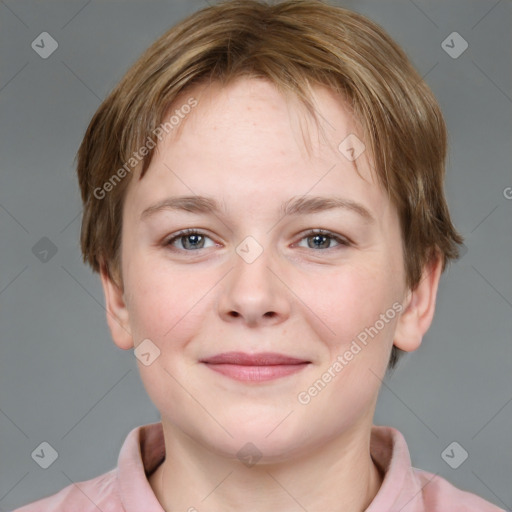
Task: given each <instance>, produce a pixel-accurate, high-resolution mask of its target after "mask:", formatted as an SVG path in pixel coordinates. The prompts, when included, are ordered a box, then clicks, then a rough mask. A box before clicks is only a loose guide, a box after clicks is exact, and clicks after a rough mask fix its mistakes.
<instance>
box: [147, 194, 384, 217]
mask: <svg viewBox="0 0 512 512" xmlns="http://www.w3.org/2000/svg"><path fill="white" fill-rule="evenodd" d="M336 208H339V209H343V210H347V211H351V212H354V213H356V214H358V215H359V216H361V217H362V218H363V219H364V220H365V221H366V222H375V218H374V217H373V215H372V214H371V213H370V211H369V210H368V209H367V208H366V207H364V206H363V205H362V204H360V203H357V202H355V201H352V200H350V199H345V198H342V197H320V196H302V197H299V198H291V199H289V200H288V201H286V202H284V203H283V204H282V205H281V208H280V213H281V216H282V217H288V216H293V215H307V214H312V213H320V212H323V211H327V210H333V209H336ZM165 210H171V211H185V212H190V213H196V214H208V213H210V214H217V215H220V214H222V208H221V207H220V205H219V203H218V202H217V201H216V200H215V199H213V198H210V197H205V196H176V197H168V198H166V199H164V200H162V201H159V202H158V203H156V204H154V205H152V206H150V207H148V208H146V209H145V210H144V211H143V212H142V214H141V219H142V220H144V219H145V218H147V217H149V216H151V215H153V214H155V213H157V212H160V211H165Z"/></svg>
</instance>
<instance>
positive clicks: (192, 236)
mask: <svg viewBox="0 0 512 512" xmlns="http://www.w3.org/2000/svg"><path fill="white" fill-rule="evenodd" d="M207 239H208V240H211V238H210V237H208V236H206V235H204V234H203V233H200V232H199V231H196V230H193V229H185V230H183V231H180V232H179V233H177V234H176V235H175V236H173V237H172V238H170V239H169V240H167V242H166V244H165V245H171V246H174V247H175V246H176V245H175V244H176V242H178V243H180V244H181V247H176V248H177V249H182V250H185V251H197V250H199V249H205V241H206V240H207ZM212 245H215V244H214V243H213V244H212ZM210 247H211V245H210Z"/></svg>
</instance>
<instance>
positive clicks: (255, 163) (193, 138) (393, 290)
mask: <svg viewBox="0 0 512 512" xmlns="http://www.w3.org/2000/svg"><path fill="white" fill-rule="evenodd" d="M313 91H314V100H315V102H316V108H317V112H318V113H319V114H320V115H319V118H320V119H321V120H323V121H321V122H322V124H323V127H324V130H325V135H326V138H322V137H321V136H320V135H319V133H318V131H317V130H316V127H315V125H314V124H313V123H312V122H309V121H310V120H308V121H307V125H306V126H304V125H302V126H301V125H299V118H300V113H301V111H300V109H299V107H298V104H295V103H294V102H293V101H289V102H287V100H286V99H285V98H284V97H283V96H282V95H281V94H280V93H279V92H278V91H277V90H276V89H275V87H274V86H273V85H272V84H270V83H268V82H266V81H264V80H258V79H248V78H244V79H240V80H238V81H236V82H234V83H233V84H231V85H229V86H227V87H225V88H220V86H217V85H215V84H213V85H210V86H209V87H206V86H196V88H195V89H193V90H192V91H189V92H188V93H187V95H186V96H183V98H182V99H181V100H180V101H181V103H180V101H177V102H176V105H178V106H179V105H180V104H184V103H185V102H186V100H187V98H189V97H190V96H192V95H193V96H194V97H195V98H196V99H197V100H198V106H197V107H195V108H194V110H193V111H192V112H191V113H190V114H189V115H188V116H187V118H186V119H185V121H183V125H182V126H180V133H179V136H176V135H175V134H172V132H171V133H170V135H169V136H168V137H167V138H166V139H164V140H163V141H162V142H161V143H160V144H159V146H158V151H157V152H156V154H155V156H154V159H153V161H152V163H151V165H150V167H149V169H148V171H147V174H146V175H145V176H144V177H143V178H142V180H140V181H139V180H138V179H133V180H132V182H131V183H130V185H129V187H128V191H127V196H126V201H125V205H124V212H123V228H122V244H121V260H122V265H121V271H122V278H123V283H122V286H117V285H116V284H115V283H114V282H113V281H112V280H111V279H109V277H108V276H107V274H106V272H104V271H103V272H102V283H103V286H104V291H105V296H106V304H107V311H108V315H107V319H108V322H109V326H110V329H111V332H112V337H113V340H114V342H115V343H116V345H117V346H119V347H120V348H123V349H126V350H128V349H133V348H134V347H137V346H138V345H139V343H141V342H142V340H144V339H150V340H151V341H152V343H154V344H155V345H156V346H157V347H158V348H159V350H160V356H159V357H158V358H157V359H155V361H154V362H153V363H152V364H151V365H149V366H145V365H143V364H142V363H141V362H138V365H139V370H140V375H141V378H142V381H143V383H144V386H145V388H146V390H147V392H148V394H149V396H150V397H151V399H152V401H153V402H154V403H155V405H156V407H157V408H158V409H159V411H160V413H161V419H162V424H163V428H164V438H165V445H166V451H167V453H168V454H171V455H170V456H168V457H167V458H166V460H165V461H164V462H163V463H162V464H161V465H160V466H159V467H158V468H157V470H156V471H155V473H153V474H152V475H151V476H150V477H149V482H150V485H151V486H152V488H153V490H154V492H155V494H156V496H157V498H158V500H159V501H160V502H161V504H162V506H163V508H164V509H165V510H166V511H171V510H172V511H175V510H188V509H189V508H190V507H195V508H196V509H197V510H199V511H201V512H210V511H219V510H223V511H239V510H245V511H248V512H251V511H258V512H264V511H267V510H268V511H275V510H282V511H285V512H286V511H290V512H291V511H302V510H303V507H304V508H305V509H307V510H308V511H311V512H313V511H320V510H330V511H337V510H339V511H342V510H343V511H344V512H350V511H360V510H364V509H365V508H366V507H367V506H368V505H369V504H370V503H371V501H372V499H373V498H374V496H375V494H376V493H377V491H378V489H379V487H380V485H381V482H382V474H381V473H380V471H379V469H378V468H377V467H376V465H375V464H374V463H373V461H372V458H371V455H370V452H369V442H370V433H371V427H372V418H373V414H374V409H375V404H376V400H377V395H378V392H379V387H380V384H381V381H380V379H382V378H383V377H384V374H385V370H386V366H387V362H388V358H389V354H390V351H391V348H392V345H393V344H395V345H396V346H397V347H399V348H401V349H402V350H406V351H411V350H415V349H416V348H417V347H418V346H419V345H420V343H421V339H422V336H423V334H424V333H425V331H426V330H427V329H428V327H429V326H430V323H431V321H432V317H433V314H434V308H435V297H436V293H437V286H438V281H439V276H440V273H441V262H440V261H439V260H438V261H433V262H432V263H431V265H430V266H429V268H426V269H425V273H424V279H422V281H421V282H420V284H419V286H418V287H417V288H416V289H415V290H414V291H410V290H408V289H407V288H406V285H405V270H404V261H403V256H402V241H401V235H400V228H399V221H398V216H397V212H396V210H395V208H394V206H393V205H392V204H391V203H390V202H389V200H388V198H387V195H386V192H385V191H384V190H383V189H382V188H381V187H380V186H379V185H378V184H377V182H376V180H375V179H374V177H372V175H371V172H370V170H369V169H370V167H369V161H368V159H367V154H366V153H363V154H362V155H361V156H360V157H359V158H358V159H357V167H358V171H359V174H358V172H356V169H355V166H354V162H351V161H349V160H348V159H347V158H346V157H345V156H344V155H343V154H342V153H341V152H340V151H338V150H337V147H338V145H339V144H340V142H341V141H343V140H344V139H345V137H346V136H347V135H348V134H350V133H357V131H356V127H355V126H354V125H353V120H352V118H351V117H350V116H349V115H348V113H347V109H346V108H345V107H344V104H343V102H342V101H341V99H340V98H339V97H337V96H335V95H334V94H333V93H331V92H330V91H329V90H328V89H325V88H321V87H315V88H314V89H313ZM302 119H303V120H304V119H305V118H304V116H302ZM303 122H304V121H303ZM304 128H306V130H304ZM303 134H305V136H306V137H307V140H309V142H310V144H311V148H312V151H311V152H309V153H308V152H307V151H306V150H305V149H304V143H303V140H302V139H301V135H303ZM196 195H199V196H208V197H211V198H214V199H215V200H217V201H218V202H219V203H220V205H221V207H222V208H223V209H222V210H221V211H220V212H219V213H217V214H212V213H211V212H206V213H191V212H186V211H175V210H170V209H165V208H163V209H159V210H157V211H155V210H153V211H152V213H150V214H146V215H142V212H144V211H145V210H147V209H148V208H150V207H152V206H154V205H156V204H158V203H159V202H161V201H163V200H165V199H167V198H169V197H175V196H196ZM304 195H307V197H309V196H313V195H314V196H320V197H331V196H333V195H336V196H337V197H342V198H344V199H345V200H349V201H352V202H356V203H358V204H360V205H362V206H363V207H364V208H365V209H366V210H367V211H368V212H369V213H370V215H371V217H372V220H369V219H365V218H364V217H362V216H361V215H359V214H358V213H357V212H355V211H353V210H350V209H331V210H324V211H319V212H317V213H307V214H300V215H293V216H289V217H282V215H281V214H280V211H279V208H280V207H281V205H282V203H284V202H285V201H288V200H290V199H291V198H300V197H302V196H304ZM187 228H189V229H197V230H199V231H200V233H199V234H202V235H203V236H205V237H206V238H199V239H198V238H193V237H192V238H190V237H187V236H185V237H184V238H183V237H182V238H176V239H174V240H173V241H171V244H169V240H170V239H171V238H172V237H173V236H176V233H178V232H179V231H180V230H183V229H187ZM311 229H325V230H329V231H330V232H332V233H333V234H334V236H339V237H340V238H341V239H343V240H345V241H347V242H348V245H347V244H345V243H338V242H336V240H335V239H333V238H329V237H327V238H322V237H320V238H319V239H315V236H314V235H309V234H308V233H307V231H308V230H311ZM247 236H252V237H253V238H254V239H255V240H256V241H257V242H258V244H260V246H261V247H262V249H263V252H262V253H261V255H260V256H259V257H258V258H257V259H255V261H253V262H252V263H247V262H246V261H244V259H243V258H242V257H240V256H239V254H237V252H236V248H237V246H238V245H239V244H240V243H241V242H242V241H243V240H244V239H245V238H246V237H247ZM198 241H199V242H200V243H199V246H200V247H202V248H200V249H194V246H195V245H196V246H197V244H198ZM191 242H192V243H191ZM203 242H204V245H203V246H201V244H202V243H203ZM194 243H195V245H194ZM184 244H186V245H184ZM315 244H316V245H315ZM318 245H320V248H317V247H318ZM191 247H192V248H191ZM396 302H398V303H400V304H402V306H403V312H402V313H401V315H397V316H395V318H394V319H392V320H389V322H388V323H386V324H385V326H384V328H383V329H381V330H380V331H379V333H378V335H377V336H375V337H374V338H373V339H371V341H370V342H369V343H368V344H367V346H365V347H364V348H363V349H362V350H361V351H360V352H359V353H358V354H357V355H356V356H354V358H353V359H352V360H351V361H350V362H349V363H348V364H347V365H346V366H345V367H344V368H343V370H342V371H341V372H339V373H337V374H336V376H335V377H334V378H332V379H331V381H330V382H329V383H328V384H327V385H326V386H325V388H324V389H323V390H322V391H321V392H320V393H318V394H317V396H315V397H314V398H312V399H311V401H310V402H309V403H308V404H302V403H300V402H299V401H298V398H297V397H298V394H299V393H300V392H302V391H304V390H308V388H309V387H310V386H311V385H312V384H313V383H314V382H315V381H317V380H318V379H319V378H320V377H321V376H322V374H323V373H324V372H325V371H326V370H327V369H328V368H329V367H330V366H332V364H333V362H334V361H336V359H337V356H338V355H342V354H344V353H345V352H346V350H347V349H348V348H349V347H350V344H351V342H352V340H354V339H355V338H356V336H357V335H358V334H359V333H360V332H361V331H363V330H364V328H365V327H368V326H372V325H374V324H375V323H376V320H378V319H379V318H380V315H381V314H383V313H385V312H386V310H388V309H389V308H391V306H392V304H393V303H396ZM227 351H243V352H247V353H255V352H263V351H265V352H279V353H281V354H286V355H289V356H293V357H298V358H302V359H306V360H308V361H310V364H308V365H306V366H305V367H304V369H302V370H301V371H300V372H298V373H295V374H293V375H291V376H288V377H284V378H280V379H276V380H270V381H266V382H261V383H254V382H249V383H247V382H239V381H236V380H233V379H230V378H228V377H225V376H223V375H220V374H218V373H216V372H214V371H212V370H211V369H210V368H208V367H207V366H205V365H204V364H203V363H201V362H200V360H201V359H202V358H205V357H208V356H212V355H215V354H218V353H221V352H227ZM247 442H251V443H253V444H254V445H255V446H256V447H257V448H258V450H259V452H260V453H261V454H262V457H261V459H260V460H259V461H258V463H257V464H256V465H254V466H252V467H247V466H245V465H244V464H243V463H242V462H241V461H240V460H239V459H238V458H237V452H238V451H239V450H240V449H241V448H242V447H243V446H244V445H245V444H246V443H247ZM221 482H222V484H221V485H219V484H220V483H221ZM206 496H207V498H206V499H204V498H205V497H206Z"/></svg>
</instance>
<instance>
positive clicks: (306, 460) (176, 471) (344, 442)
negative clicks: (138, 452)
mask: <svg viewBox="0 0 512 512" xmlns="http://www.w3.org/2000/svg"><path fill="white" fill-rule="evenodd" d="M370 432H371V422H370V424H369V425H368V426H367V428H366V429H361V428H360V426H358V429H357V430H354V431H353V432H346V433H344V434H343V435H342V436H337V437H336V438H333V439H332V440H331V441H329V442H328V443H325V444H322V446H321V447H310V448H309V449H308V451H307V452H304V453H303V454H301V455H300V456H296V457H294V458H292V459H288V460H286V461H284V462H278V463H266V464H256V465H254V466H251V467H247V466H245V465H244V464H242V463H241V462H240V461H239V460H237V459H235V460H233V459H228V458H226V457H224V456H222V455H219V454H218V453H213V452H212V451H210V450H208V449H206V448H205V447H204V446H201V445H199V444H197V443H196V442H195V441H193V440H191V439H190V438H189V437H188V436H186V435H184V434H183V433H182V432H181V431H178V430H177V429H176V428H174V427H173V426H172V425H171V426H169V425H165V424H164V438H165V447H166V453H167V454H170V455H169V456H168V457H166V459H165V461H164V462H163V463H162V464H161V465H160V466H159V467H158V468H157V470H156V471H155V472H154V473H153V474H152V475H151V476H150V478H149V482H150V485H151V487H152V488H153V491H154V492H155V495H156V497H157V499H158V500H159V501H160V503H161V504H162V507H163V508H164V510H166V512H171V511H174V510H190V511H194V510H197V511H199V512H214V511H219V510H223V511H226V512H235V511H239V510H244V511H246V512H266V511H275V510H280V511H282V512H292V511H293V512H296V511H303V510H330V511H340V512H341V511H343V512H361V511H363V510H365V509H366V508H367V507H368V506H369V504H370V503H371V501H372V500H373V498H374V497H375V495H376V494H377V492H378V490H379V488H380V485H381V483H382V475H381V474H380V472H379V469H378V468H377V466H375V464H374V463H373V461H372V458H371V456H370V451H369V444H370Z"/></svg>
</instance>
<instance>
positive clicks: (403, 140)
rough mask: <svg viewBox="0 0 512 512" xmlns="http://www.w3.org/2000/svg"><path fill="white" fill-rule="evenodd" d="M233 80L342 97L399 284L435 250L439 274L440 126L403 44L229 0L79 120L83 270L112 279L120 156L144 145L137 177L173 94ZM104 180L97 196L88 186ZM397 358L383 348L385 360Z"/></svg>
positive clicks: (165, 43) (289, 5)
mask: <svg viewBox="0 0 512 512" xmlns="http://www.w3.org/2000/svg"><path fill="white" fill-rule="evenodd" d="M241 77H249V78H251V77H255V78H263V79H267V80H269V81H270V82H272V83H273V84H274V85H275V86H276V87H277V88H278V90H279V91H281V92H282V93H286V94H291V95H293V96H295V97H298V98H299V99H300V100H301V104H303V105H304V106H305V107H306V108H307V110H308V111H309V113H310V114H312V115H313V117H314V116H315V111H314V107H313V105H312V103H311V97H310V92H311V90H310V87H311V86H312V85H313V86H314V85H322V86H327V87H329V88H330V89H331V90H333V91H335V92H336V93H339V95H340V97H342V98H343V99H344V100H346V102H347V104H348V105H349V106H350V108H351V109H352V111H353V114H354V116H355V119H357V120H358V121H359V123H360V125H361V127H362V134H363V140H364V142H365V144H366V146H367V148H368V149H369V150H370V155H371V160H372V162H373V168H374V170H375V172H376V175H377V177H378V180H379V183H380V184H381V185H382V186H383V187H384V188H385V189H386V190H387V191H388V194H389V196H390V200H391V201H392V203H393V204H394V205H395V206H396V208H397V211H398V214H399V218H400V225H401V233H402V239H403V253H404V261H405V271H406V281H407V285H408V287H409V288H410V289H414V288H415V287H416V286H417V284H418V283H419V281H420V279H421V276H422V271H423V269H424V267H425V266H426V264H428V263H429V261H430V260H431V259H432V257H433V256H434V254H435V253H437V254H440V255H441V257H442V259H443V270H444V268H445V266H446V263H447V262H448V261H449V260H451V259H455V258H457V257H458V247H457V244H460V243H462V237H461V236H460V234H458V233H457V231H456V230H455V228H454V226H453V224H452V222H451V220H450V215H449V211H448V207H447V204H446V200H445V196H444V191H443V181H444V174H445V158H446V150H447V134H446V126H445V123H444V120H443V116H442V114H441V111H440V109H439V106H438V103H437V101H436V99H435V98H434V96H433V94H432V92H431V90H430V89H429V88H428V86H427V85H426V84H425V82H424V81H423V79H422V78H421V76H420V75H419V74H418V73H417V71H416V70H415V69H414V67H413V66H412V64H411V63H410V61H409V59H408V58H407V56H406V54H405V53H404V52H403V50H402V49H401V48H400V47H399V46H398V45H397V44H396V43H395V42H394V41H393V40H392V39H391V38H390V36H389V35H388V34H387V33H386V32H385V31H384V30H383V29H382V28H381V27H380V26H379V25H377V24H376V23H374V22H373V21H371V20H369V19H368V18H366V17H364V16H362V15H360V14H358V13H355V12H352V11H349V10H347V9H343V8H340V7H336V6H332V5H328V4H326V3H324V2H322V1H319V0H287V1H283V2H278V3H275V4H266V3H264V2H262V1H257V0H229V1H224V2H221V3H218V4H216V5H213V6H211V7H207V8H205V9H203V10H201V11H198V12H196V13H195V14H193V15H191V16H189V17H188V18H186V19H185V20H183V21H182V22H180V23H179V24H177V25H176V26H174V27H173V28H172V29H170V30H169V31H168V32H167V33H165V34H164V35H163V36H162V37H160V38H159V39H158V40H157V41H156V42H155V43H154V44H153V45H152V46H151V47H150V48H148V49H147V50H146V52H145V53H144V54H143V55H142V56H141V57H140V59H139V60H138V61H137V62H136V63H135V64H134V65H133V66H132V67H131V68H130V70H129V71H128V72H127V73H126V75H125V76H124V77H123V78H122V80H121V81H120V83H119V84H118V85H117V86H116V87H115V89H114V90H113V91H112V92H111V93H110V95H109V96H108V97H107V98H106V99H105V100H104V101H103V103H102V104H101V106H100V107H99V108H98V110H97V112H96V113H95V114H94V116H93V118H92V120H91V122H90V124H89V127H88V128H87V132H86V134H85V137H84V139H83V141H82V144H81V146H80V149H79V151H78V165H77V167H78V169H77V170H78V178H79V183H80V189H81V194H82V200H83V204H84V213H83V219H82V232H81V248H82V252H83V255H84V261H86V262H88V263H89V264H90V265H91V267H92V268H93V270H94V271H99V270H100V269H101V268H102V267H103V268H105V270H106V271H107V273H108V275H109V276H110V277H111V278H113V279H115V280H117V279H118V280H119V282H120V283H121V284H122V277H121V274H120V254H119V252H120V242H121V225H122V208H123V199H124V196H125V191H126V187H127V184H128V182H129V179H121V177H122V178H124V177H125V176H126V175H127V174H128V173H129V172H130V169H129V168H127V167H126V162H128V161H129V160H130V158H133V154H134V152H136V151H137V148H140V147H143V146H146V148H147V151H145V152H144V153H147V154H145V156H144V158H142V159H141V160H140V166H139V167H140V169H141V178H142V177H143V176H144V173H145V171H146V170H147V168H148V166H149V164H150V162H151V158H152V155H153V149H152V148H149V149H148V147H149V145H148V144H147V141H149V139H150V138H151V137H153V138H154V133H155V130H156V129H157V127H158V126H159V125H160V124H161V123H162V122H163V120H164V116H165V115H166V113H167V112H168V110H169V108H170V107H171V105H172V104H173V101H174V100H175V99H176V97H177V96H178V94H180V93H183V92H184V91H185V90H186V89H187V88H190V87H192V86H193V85H197V84H202V83H209V82H216V83H220V84H221V85H227V84H228V83H230V82H231V81H233V80H235V79H237V78H241ZM340 142H341V141H340ZM123 166H124V167H123ZM123 168H124V169H125V171H126V172H121V169H123ZM116 171H117V174H116ZM116 176H117V178H119V179H117V178H116ZM113 179H114V181H113ZM108 183H110V185H109V186H107V187H106V189H108V194H107V193H105V194H103V193H101V194H100V193H98V190H102V191H103V192H105V190H106V189H105V185H106V184H108ZM398 355H399V351H398V349H396V347H393V352H392V354H391V359H390V366H391V367H393V366H394V365H395V363H396V361H397V359H398Z"/></svg>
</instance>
